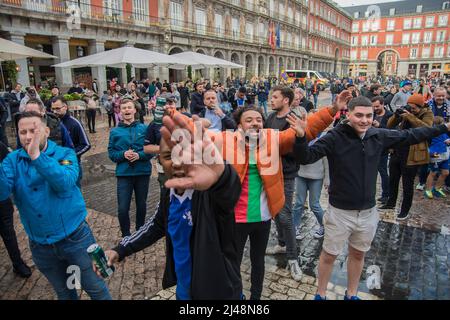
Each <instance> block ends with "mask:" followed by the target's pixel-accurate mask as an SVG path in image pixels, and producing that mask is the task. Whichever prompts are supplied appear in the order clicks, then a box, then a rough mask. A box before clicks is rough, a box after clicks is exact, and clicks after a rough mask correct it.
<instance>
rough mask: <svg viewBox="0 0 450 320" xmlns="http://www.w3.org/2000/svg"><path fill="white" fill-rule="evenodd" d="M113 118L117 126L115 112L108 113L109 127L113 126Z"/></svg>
mask: <svg viewBox="0 0 450 320" xmlns="http://www.w3.org/2000/svg"><path fill="white" fill-rule="evenodd" d="M111 119H112V122H113V124H114V127H115V126H116V117H115V116H114V113H108V127H110V128H111Z"/></svg>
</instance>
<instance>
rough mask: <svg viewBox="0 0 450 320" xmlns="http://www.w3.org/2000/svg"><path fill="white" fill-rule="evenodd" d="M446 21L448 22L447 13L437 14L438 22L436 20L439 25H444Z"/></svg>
mask: <svg viewBox="0 0 450 320" xmlns="http://www.w3.org/2000/svg"><path fill="white" fill-rule="evenodd" d="M447 22H448V15H442V16H439V22H438V26H439V27H446V26H447Z"/></svg>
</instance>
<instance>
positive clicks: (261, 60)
mask: <svg viewBox="0 0 450 320" xmlns="http://www.w3.org/2000/svg"><path fill="white" fill-rule="evenodd" d="M265 67H266V63H265V60H264V57H263V56H259V57H258V77H261V76H265V77H266V76H267V75H266V74H265V73H266V70H265Z"/></svg>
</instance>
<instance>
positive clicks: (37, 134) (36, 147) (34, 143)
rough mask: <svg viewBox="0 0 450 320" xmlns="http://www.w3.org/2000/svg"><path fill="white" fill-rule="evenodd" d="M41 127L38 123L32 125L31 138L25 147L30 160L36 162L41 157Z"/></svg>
mask: <svg viewBox="0 0 450 320" xmlns="http://www.w3.org/2000/svg"><path fill="white" fill-rule="evenodd" d="M41 130H42V126H41V124H40V123H38V122H34V123H33V136H32V137H31V143H30V144H29V145H28V147H26V151H27V153H28V155H29V156H30V158H31V160H36V159H37V158H39V156H40V155H41V150H40V142H41V141H40V139H41Z"/></svg>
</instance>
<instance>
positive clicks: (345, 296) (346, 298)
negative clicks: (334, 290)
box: [344, 290, 361, 300]
mask: <svg viewBox="0 0 450 320" xmlns="http://www.w3.org/2000/svg"><path fill="white" fill-rule="evenodd" d="M344 300H361V298H360V297H358V296H351V297H349V296H348V295H347V290H345V295H344Z"/></svg>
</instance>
